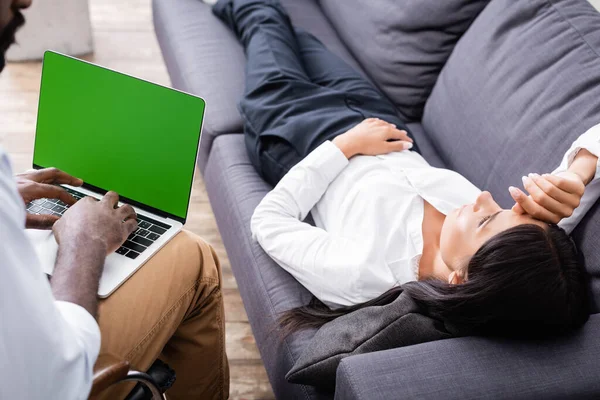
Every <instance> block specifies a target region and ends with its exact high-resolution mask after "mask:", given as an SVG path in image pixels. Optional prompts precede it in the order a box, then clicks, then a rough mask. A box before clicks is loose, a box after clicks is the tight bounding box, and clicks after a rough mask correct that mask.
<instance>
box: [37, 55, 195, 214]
mask: <svg viewBox="0 0 600 400" xmlns="http://www.w3.org/2000/svg"><path fill="white" fill-rule="evenodd" d="M48 53H50V54H55V55H59V56H62V57H65V58H69V59H71V60H75V61H78V62H81V63H85V64H89V65H92V66H95V67H98V68H102V69H104V70H108V71H111V72H114V73H117V74H120V75H124V76H127V77H129V78H132V79H136V80H139V81H143V82H146V83H149V84H151V85H154V86H159V87H162V88H166V89H169V90H173V91H176V92H179V93H182V94H185V95H188V96H192V97H195V98H197V99H200V100H202V102H203V103H204V107H203V111H202V117H201V119H200V132H199V135H198V143H197V145H196V151H195V153H194V159H193V165H192V168H193V169H194V171H193V173H192V179H191V182H190V185H189V192H188V199H187V206H186V209H185V216H184V217H180V216H178V215H175V214H172V213H169V212H166V211H163V210H160V209H158V208H156V207H152V206H149V205H147V204H144V203H142V202H139V201H137V200H134V199H131V198H129V197H125V196H121V195H120V194H119V201H121V202H123V203H127V204H130V205H132V206H135V207H138V208H140V209H142V210H144V211H147V212H150V213H153V214H156V215H158V216H160V217H163V218H169V219H172V220H175V221H178V222H181V223H182V224H185V223H186V221H187V217H188V214H189V211H190V205H191V201H192V190H193V186H194V177H195V175H196V161H197V160H198V152H199V149H200V144H201V140H202V129H203V128H204V118H205V116H206V100H204V98H202V97H200V96H196V95H194V94H191V93H188V92H184V91H182V90H178V89H174V88H171V87H168V86H164V85H160V84H158V83H155V82H150V81H148V80H146V79H141V78H138V77H135V76H132V75H129V74H125V73H123V72H119V71H115V70H113V69H111V68H107V67H103V66H101V65H98V64H95V63H93V62H89V61H86V60H81V59H79V58H76V57H72V56H69V55H66V54H62V53H59V52H56V51H51V50H48V51H46V52H45V53H44V59H45V56H46V54H48ZM43 83H44V65H43V63H42V76H41V84H40V96H39V100H38V114H39V112H40V111H39V110H40V107H41V99H42V96H41V92H42V90H44V85H43ZM37 123H38V122H37V119H36V131H35V136H36V138H37ZM33 159H34V160H35V141H34V148H33ZM32 166H33V168H34V169H36V170H39V169H44V168H50V167H52V166H51V165H49V166H43V165H39V164H36V163H32ZM64 172H66V173H69V171H64ZM82 187H83V188H84V189H87V190H90V191H92V192H94V193H97V194H100V195H105V194H106V193H108V190H106V189H104V188H101V187H98V186H95V185H92V184H91V183H87V182H84V183H83V185H82Z"/></svg>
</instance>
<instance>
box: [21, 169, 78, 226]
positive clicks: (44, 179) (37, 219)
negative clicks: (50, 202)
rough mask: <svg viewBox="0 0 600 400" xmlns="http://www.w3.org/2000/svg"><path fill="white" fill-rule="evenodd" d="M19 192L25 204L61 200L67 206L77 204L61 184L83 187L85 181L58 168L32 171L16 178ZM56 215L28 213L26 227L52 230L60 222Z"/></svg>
mask: <svg viewBox="0 0 600 400" xmlns="http://www.w3.org/2000/svg"><path fill="white" fill-rule="evenodd" d="M15 181H16V183H17V190H18V191H19V194H20V195H21V197H22V198H23V201H24V202H25V204H28V203H30V202H31V201H33V200H37V199H44V198H47V199H59V200H61V201H62V202H64V203H65V204H67V205H72V204H75V198H74V197H73V196H71V195H70V194H69V193H67V191H66V190H65V189H63V188H62V187H60V186H57V185H60V184H66V185H71V186H81V185H82V184H83V181H82V180H81V179H77V178H75V177H72V176H71V175H69V174H67V173H65V172H62V171H60V170H58V169H56V168H46V169H39V170H31V171H27V172H24V173H22V174H18V175H16V176H15ZM58 218H59V217H58V216H56V215H34V214H30V213H27V219H26V221H25V227H26V228H28V229H50V228H52V225H54V223H55V222H56V221H57V220H58Z"/></svg>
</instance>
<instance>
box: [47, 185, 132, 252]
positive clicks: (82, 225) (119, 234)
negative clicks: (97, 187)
mask: <svg viewBox="0 0 600 400" xmlns="http://www.w3.org/2000/svg"><path fill="white" fill-rule="evenodd" d="M118 202H119V195H118V194H116V193H115V192H108V193H106V195H105V196H104V198H103V199H102V200H100V201H98V200H96V199H95V198H93V197H85V198H83V199H82V200H80V201H78V202H77V204H75V205H73V206H72V207H71V208H69V209H68V210H67V211H66V212H65V213H64V215H63V216H62V218H61V219H60V220H58V221H57V222H56V223H55V224H54V227H53V228H52V230H53V231H54V236H55V237H56V241H57V242H58V244H59V246H62V245H66V246H75V247H80V246H94V247H96V246H98V247H99V248H100V249H102V251H103V252H104V254H105V255H108V254H110V253H112V252H114V251H115V250H117V249H118V248H119V247H120V246H121V244H123V243H124V242H125V240H126V239H127V237H128V236H129V235H130V234H131V233H132V232H134V231H135V230H136V229H137V216H136V213H135V211H134V209H133V207H131V206H130V205H123V206H121V207H117V205H118Z"/></svg>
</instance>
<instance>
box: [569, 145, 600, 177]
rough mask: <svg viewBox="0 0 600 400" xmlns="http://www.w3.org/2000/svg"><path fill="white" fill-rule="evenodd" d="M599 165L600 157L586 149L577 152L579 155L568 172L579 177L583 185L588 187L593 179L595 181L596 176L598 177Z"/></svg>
mask: <svg viewBox="0 0 600 400" xmlns="http://www.w3.org/2000/svg"><path fill="white" fill-rule="evenodd" d="M597 164H598V157H596V156H595V155H593V154H592V153H590V152H589V151H587V150H586V149H581V150H579V151H578V152H577V155H576V156H575V159H574V160H573V162H572V163H571V165H570V166H569V168H568V171H569V172H572V173H574V174H576V175H577V176H579V177H580V178H581V180H582V181H583V183H584V184H585V185H587V184H588V183H590V182H591V181H592V179H594V176H595V175H596V165H597Z"/></svg>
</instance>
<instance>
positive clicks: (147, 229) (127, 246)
mask: <svg viewBox="0 0 600 400" xmlns="http://www.w3.org/2000/svg"><path fill="white" fill-rule="evenodd" d="M63 189H65V190H66V191H67V192H69V193H70V194H71V195H72V196H73V197H75V199H76V200H80V199H82V198H84V197H85V196H86V195H85V194H83V193H80V192H78V191H76V190H72V189H69V188H63ZM67 208H69V206H68V205H66V204H65V203H63V202H62V201H60V200H58V199H38V200H34V201H32V202H31V203H29V204H27V212H28V213H30V214H47V215H56V216H59V217H60V216H62V215H63V214H64V213H65V211H67ZM137 223H138V228H137V229H136V231H135V232H133V233H132V234H131V235H129V237H128V238H127V240H126V241H125V243H123V245H122V246H121V247H119V248H118V249H117V251H116V253H117V254H121V255H123V256H125V257H129V258H131V259H134V260H135V259H136V258H137V257H138V256H139V255H140V254H141V253H143V252H144V251H145V250H146V249H147V248H148V247H150V246H151V245H152V244H153V243H154V242H155V241H156V240H158V239H159V238H160V237H161V236H162V235H163V234H164V233H165V232H166V231H167V230H169V229H170V228H171V226H170V225H167V224H165V223H163V222H159V221H155V220H153V219H151V218H148V217H146V216H144V215H139V214H138V216H137Z"/></svg>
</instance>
